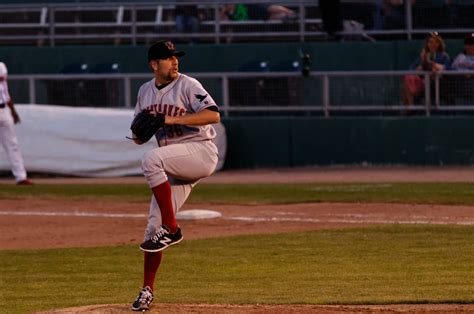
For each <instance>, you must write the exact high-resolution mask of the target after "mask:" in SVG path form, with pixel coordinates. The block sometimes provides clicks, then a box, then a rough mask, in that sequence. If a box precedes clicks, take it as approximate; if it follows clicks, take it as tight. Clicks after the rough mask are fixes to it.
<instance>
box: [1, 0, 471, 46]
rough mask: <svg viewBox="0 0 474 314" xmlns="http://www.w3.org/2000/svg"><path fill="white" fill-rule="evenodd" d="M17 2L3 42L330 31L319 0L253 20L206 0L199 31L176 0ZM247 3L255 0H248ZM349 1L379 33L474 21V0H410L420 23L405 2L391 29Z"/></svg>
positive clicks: (4, 16)
mask: <svg viewBox="0 0 474 314" xmlns="http://www.w3.org/2000/svg"><path fill="white" fill-rule="evenodd" d="M11 2H13V3H16V4H8V3H5V4H2V6H0V43H2V44H7V45H38V46H44V45H50V46H56V45H75V44H106V45H111V44H112V45H140V44H149V43H150V42H152V41H155V40H157V39H159V38H161V37H168V38H169V37H172V39H173V40H174V41H175V42H188V41H189V40H190V38H193V39H195V41H197V42H198V43H227V42H232V43H239V42H304V41H313V40H326V39H327V38H328V36H327V34H326V33H325V32H324V30H323V21H322V19H321V12H320V10H319V7H318V1H310V0H295V1H288V2H282V3H281V4H283V5H285V6H287V7H289V8H290V9H292V10H294V12H296V14H297V18H296V19H295V20H265V19H254V20H245V21H233V20H222V19H221V17H220V14H219V10H220V4H219V3H218V2H215V1H210V0H209V1H200V2H199V4H198V10H199V12H200V15H202V16H203V17H204V20H203V21H202V22H201V24H200V31H199V33H197V34H186V33H178V32H177V31H176V26H175V21H174V10H175V2H174V1H171V0H170V1H169V2H168V1H160V2H152V1H149V2H127V1H123V2H119V1H117V2H115V1H113V2H109V1H99V0H97V1H96V2H91V1H80V0H79V1H67V0H65V1H38V2H37V3H28V4H20V3H21V1H11ZM30 2H34V1H30ZM180 3H181V2H180ZM190 3H194V4H195V2H190ZM242 3H251V1H250V0H243V1H242ZM341 3H342V4H341V17H342V19H343V20H354V21H357V22H358V23H360V24H361V25H363V27H364V33H366V34H368V35H369V36H371V37H374V38H375V39H386V38H389V39H393V38H398V39H407V38H411V37H412V36H418V35H420V36H421V35H423V34H426V32H427V31H431V30H433V29H436V30H438V31H440V32H443V29H446V30H449V33H450V34H451V33H452V34H453V35H454V34H461V33H463V32H465V29H472V27H473V25H474V24H473V23H474V19H473V18H472V16H473V14H474V3H472V2H471V1H452V2H451V3H450V4H449V5H448V4H446V2H445V1H441V2H440V3H433V2H432V1H427V0H419V1H417V2H416V4H414V5H413V6H410V7H409V9H410V10H411V16H412V19H411V20H412V25H408V23H407V22H408V20H407V17H408V16H407V15H406V14H405V8H404V7H398V8H397V9H398V10H401V11H400V12H398V13H397V14H399V16H397V20H396V21H394V20H392V21H391V22H390V21H389V19H390V17H384V19H385V20H386V21H389V23H388V24H387V25H385V26H386V29H373V28H374V27H375V24H374V15H375V11H376V9H375V8H376V6H375V1H362V0H347V1H341ZM400 19H401V20H400ZM346 35H347V34H346ZM341 36H344V33H341Z"/></svg>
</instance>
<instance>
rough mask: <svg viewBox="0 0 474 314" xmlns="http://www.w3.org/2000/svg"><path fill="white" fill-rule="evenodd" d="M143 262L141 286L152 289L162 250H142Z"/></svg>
mask: <svg viewBox="0 0 474 314" xmlns="http://www.w3.org/2000/svg"><path fill="white" fill-rule="evenodd" d="M144 253H145V256H144V263H143V287H146V286H148V287H150V289H151V291H153V285H154V284H155V275H156V272H157V271H158V267H160V264H161V258H162V256H163V252H156V253H151V252H144Z"/></svg>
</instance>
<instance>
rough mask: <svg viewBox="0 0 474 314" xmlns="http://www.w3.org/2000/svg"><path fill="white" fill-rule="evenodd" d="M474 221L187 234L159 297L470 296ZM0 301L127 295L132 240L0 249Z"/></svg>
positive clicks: (165, 271)
mask: <svg viewBox="0 0 474 314" xmlns="http://www.w3.org/2000/svg"><path fill="white" fill-rule="evenodd" d="M473 239H474V229H473V228H472V227H467V226H406V225H396V226H383V227H381V226H380V227H369V228H353V229H341V230H321V231H313V232H304V233H295V234H291V235H289V234H277V235H261V236H253V237H249V236H238V237H228V238H219V239H209V240H195V241H184V242H183V243H182V244H180V245H178V246H175V247H173V248H171V249H169V250H167V251H166V254H165V258H164V263H163V265H162V267H161V268H160V270H159V274H158V281H159V282H160V283H159V284H157V286H160V284H161V283H168V284H169V283H171V287H170V288H167V289H161V290H158V291H157V301H158V302H176V303H225V304H228V303H232V304H256V303H267V304H385V303H451V302H456V303H473V302H474V269H473V268H472V265H473V263H474V241H473ZM0 264H1V265H2V267H1V269H0V308H1V309H2V311H4V310H6V309H8V311H9V312H11V313H26V312H31V311H39V310H46V309H53V308H64V307H70V306H79V305H89V304H104V303H129V302H131V301H132V300H133V299H134V298H135V296H136V293H138V289H139V287H140V284H141V280H142V272H141V270H142V253H141V252H140V251H139V250H138V249H137V247H136V246H135V245H134V246H120V247H101V248H80V249H79V248H77V249H76V248H75V249H48V250H18V251H17V250H4V251H0Z"/></svg>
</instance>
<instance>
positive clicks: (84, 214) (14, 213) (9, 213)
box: [0, 211, 147, 218]
mask: <svg viewBox="0 0 474 314" xmlns="http://www.w3.org/2000/svg"><path fill="white" fill-rule="evenodd" d="M0 215H4V216H61V217H104V218H144V217H147V215H145V214H113V213H87V212H21V211H0Z"/></svg>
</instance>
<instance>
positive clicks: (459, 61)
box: [445, 33, 474, 104]
mask: <svg viewBox="0 0 474 314" xmlns="http://www.w3.org/2000/svg"><path fill="white" fill-rule="evenodd" d="M451 69H452V70H457V71H469V70H471V71H473V70H474V33H471V34H469V35H467V36H466V37H465V38H464V51H463V52H461V53H460V54H458V55H457V56H456V58H455V59H454V61H453V63H452V65H451ZM446 78H447V79H448V80H449V82H448V83H447V84H445V86H446V87H447V88H446V90H447V93H448V96H447V97H446V98H447V99H448V102H453V100H454V99H455V98H457V97H461V98H463V99H464V100H468V101H469V103H470V104H473V102H474V74H468V75H462V76H461V75H459V76H447V77H446Z"/></svg>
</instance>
